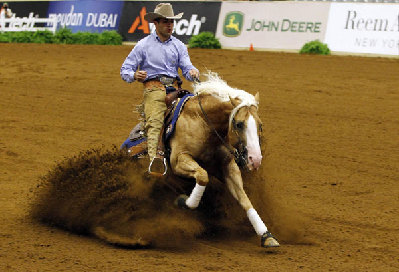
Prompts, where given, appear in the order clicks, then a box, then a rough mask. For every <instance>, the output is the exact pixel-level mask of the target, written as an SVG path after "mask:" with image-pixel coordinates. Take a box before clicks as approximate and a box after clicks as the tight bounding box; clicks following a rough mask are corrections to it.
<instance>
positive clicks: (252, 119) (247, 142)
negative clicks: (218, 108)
mask: <svg viewBox="0 0 399 272" xmlns="http://www.w3.org/2000/svg"><path fill="white" fill-rule="evenodd" d="M230 100H231V103H232V104H233V107H234V109H233V111H232V113H231V116H230V128H229V132H228V139H229V143H230V144H231V145H232V146H234V147H235V148H236V149H237V156H236V161H237V163H238V164H239V166H245V165H246V166H247V168H248V169H249V170H253V169H258V168H259V166H260V164H261V162H262V153H261V148H260V141H259V138H260V134H261V132H262V122H261V120H260V118H259V116H258V106H257V105H258V103H259V94H258V93H257V94H256V95H255V101H256V104H255V103H254V104H248V103H244V102H242V101H241V100H239V99H230Z"/></svg>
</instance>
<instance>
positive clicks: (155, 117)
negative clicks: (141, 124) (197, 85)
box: [120, 3, 199, 173]
mask: <svg viewBox="0 0 399 272" xmlns="http://www.w3.org/2000/svg"><path fill="white" fill-rule="evenodd" d="M182 15H183V13H179V14H177V15H174V12H173V8H172V5H171V4H169V3H160V4H158V5H157V6H156V7H155V10H154V12H150V13H147V14H146V15H145V16H144V18H145V19H146V20H147V21H149V22H151V23H154V25H155V32H154V33H151V34H150V35H148V36H147V37H145V38H144V39H142V40H140V41H139V42H138V43H137V44H136V46H135V47H134V48H133V50H132V51H131V52H130V54H129V55H128V56H127V58H126V60H125V61H124V63H123V64H122V67H121V72H120V74H121V77H122V79H123V80H124V81H126V82H128V83H131V82H134V81H135V80H137V81H138V82H141V83H143V85H144V98H143V105H144V114H145V131H146V134H147V145H148V155H149V157H150V167H149V171H150V172H155V173H162V172H163V171H164V167H165V165H164V160H163V154H162V152H157V146H158V141H159V139H160V132H161V128H162V126H163V121H164V112H165V110H166V105H165V97H166V94H167V93H169V92H170V90H175V89H176V88H177V87H178V85H180V84H181V80H180V78H179V75H178V69H179V68H180V69H181V70H182V74H183V76H184V77H185V78H186V79H187V80H190V81H193V80H195V79H197V78H198V77H199V71H198V69H197V68H195V67H194V66H193V65H192V63H191V60H190V57H189V55H188V51H187V48H186V46H185V45H184V44H183V43H182V42H181V41H180V40H178V39H177V38H175V37H173V36H172V32H173V25H174V20H175V19H180V18H181V17H182Z"/></svg>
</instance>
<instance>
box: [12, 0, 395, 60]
mask: <svg viewBox="0 0 399 272" xmlns="http://www.w3.org/2000/svg"><path fill="white" fill-rule="evenodd" d="M8 2H9V6H10V8H11V9H12V11H13V12H14V13H15V16H17V17H29V16H36V17H55V18H57V22H58V27H67V28H70V29H71V30H72V31H73V32H77V31H90V32H102V31H104V30H116V31H118V32H119V33H120V34H121V35H122V36H123V38H124V40H125V41H130V42H137V41H138V40H140V39H141V38H143V37H144V36H146V35H147V34H149V33H150V32H151V31H154V26H153V25H152V24H149V23H148V22H147V21H146V20H144V14H145V13H146V12H149V11H152V10H154V7H155V6H156V4H158V3H159V2H158V1H105V0H103V1H94V0H85V1H8ZM170 2H172V3H173V5H174V9H175V12H184V16H183V18H182V19H181V20H177V21H176V24H175V33H174V35H175V36H177V37H178V38H179V39H181V40H182V41H183V42H185V43H187V42H188V40H189V39H190V38H191V37H192V36H193V35H196V34H198V33H199V32H203V31H210V32H213V33H215V35H216V37H217V38H218V39H219V40H220V42H221V44H222V46H223V48H236V49H248V48H249V47H250V46H251V45H252V46H253V47H254V48H255V49H260V50H274V51H281V50H283V51H284V50H292V51H298V50H300V48H301V47H302V46H303V45H304V44H305V43H306V42H309V41H312V40H320V41H322V42H324V43H327V45H328V46H329V48H330V49H331V50H332V51H333V52H343V53H362V54H379V55H391V56H399V3H384V4H382V3H337V2H313V1H312V2H306V1H284V2H280V1H277V2H273V1H260V2H254V1H170Z"/></svg>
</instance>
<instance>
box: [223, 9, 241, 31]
mask: <svg viewBox="0 0 399 272" xmlns="http://www.w3.org/2000/svg"><path fill="white" fill-rule="evenodd" d="M243 23H244V14H243V13H242V12H239V11H233V12H229V13H227V14H226V17H225V18H224V24H223V35H225V36H227V37H237V36H238V35H240V34H241V29H242V25H243Z"/></svg>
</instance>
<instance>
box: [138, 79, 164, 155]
mask: <svg viewBox="0 0 399 272" xmlns="http://www.w3.org/2000/svg"><path fill="white" fill-rule="evenodd" d="M158 83H159V82H158ZM165 96H166V92H165V87H164V86H163V85H162V84H160V83H159V84H145V85H144V99H143V104H144V113H145V119H146V122H145V130H146V133H147V144H148V155H149V156H150V159H152V158H154V157H155V155H156V154H157V146H158V139H159V134H160V132H161V129H162V125H163V121H164V114H165V111H166V105H165Z"/></svg>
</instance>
